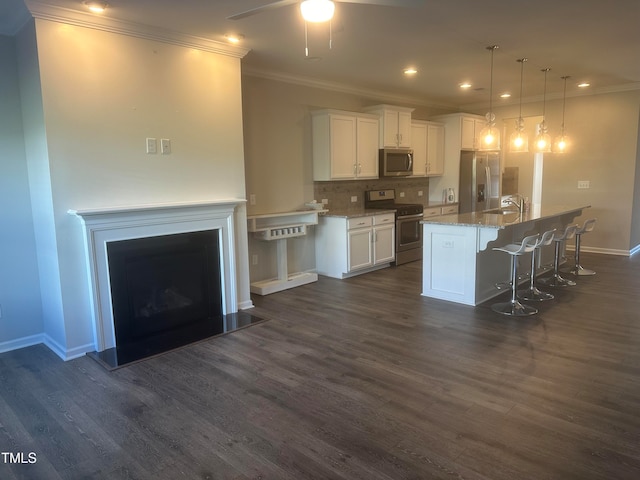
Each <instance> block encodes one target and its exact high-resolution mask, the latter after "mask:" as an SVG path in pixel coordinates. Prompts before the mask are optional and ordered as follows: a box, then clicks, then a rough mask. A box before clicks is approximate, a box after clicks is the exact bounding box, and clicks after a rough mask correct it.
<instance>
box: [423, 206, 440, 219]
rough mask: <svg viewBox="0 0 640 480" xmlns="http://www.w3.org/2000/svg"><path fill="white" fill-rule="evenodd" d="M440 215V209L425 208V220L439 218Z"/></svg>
mask: <svg viewBox="0 0 640 480" xmlns="http://www.w3.org/2000/svg"><path fill="white" fill-rule="evenodd" d="M438 215H441V211H440V207H436V208H425V209H424V211H423V217H424V218H428V217H437V216H438Z"/></svg>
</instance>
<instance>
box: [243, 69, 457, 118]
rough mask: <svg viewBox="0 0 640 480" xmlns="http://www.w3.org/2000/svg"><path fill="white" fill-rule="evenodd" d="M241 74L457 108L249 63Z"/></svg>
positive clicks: (408, 102)
mask: <svg viewBox="0 0 640 480" xmlns="http://www.w3.org/2000/svg"><path fill="white" fill-rule="evenodd" d="M242 74H243V75H248V76H251V77H258V78H264V79H267V80H275V81H278V82H285V83H291V84H294V85H302V86H305V87H312V88H320V89H323V90H329V91H332V92H339V93H347V94H350V95H357V96H359V97H373V98H375V99H376V100H377V101H380V102H383V103H385V102H387V103H405V104H411V105H419V106H421V107H431V108H438V109H443V110H457V107H456V106H455V105H448V104H438V103H434V102H432V101H429V100H425V99H421V98H419V97H417V96H409V95H400V94H394V93H389V92H385V91H382V90H375V89H367V88H362V87H356V86H353V85H347V84H344V83H339V82H330V81H327V80H320V79H317V78H310V77H305V76H301V75H292V74H289V73H283V72H276V71H273V70H268V69H262V68H258V67H254V66H251V65H246V64H243V66H242Z"/></svg>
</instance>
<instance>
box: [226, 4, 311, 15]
mask: <svg viewBox="0 0 640 480" xmlns="http://www.w3.org/2000/svg"><path fill="white" fill-rule="evenodd" d="M294 3H299V1H298V0H279V1H277V2H272V3H267V4H266V5H262V6H260V7H256V8H252V9H251V10H247V11H246V12H240V13H236V14H235V15H231V16H230V17H227V20H240V19H241V18H245V17H250V16H251V15H255V14H256V13H261V12H264V11H267V10H273V9H274V8H280V7H286V6H287V5H293V4H294Z"/></svg>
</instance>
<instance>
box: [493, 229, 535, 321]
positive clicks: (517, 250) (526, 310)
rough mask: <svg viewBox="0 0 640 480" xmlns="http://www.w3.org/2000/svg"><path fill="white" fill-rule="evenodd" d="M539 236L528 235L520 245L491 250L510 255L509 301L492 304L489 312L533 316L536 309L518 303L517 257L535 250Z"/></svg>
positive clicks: (511, 244)
mask: <svg viewBox="0 0 640 480" xmlns="http://www.w3.org/2000/svg"><path fill="white" fill-rule="evenodd" d="M538 237H539V234H537V233H536V234H535V235H529V236H528V237H525V238H523V239H522V243H510V244H508V245H505V246H504V247H494V248H493V250H496V251H499V252H504V253H508V254H509V255H511V300H509V301H508V302H500V303H494V304H493V305H491V310H493V311H494V312H497V313H501V314H503V315H513V316H515V317H523V316H527V315H535V314H536V313H538V309H537V308H533V307H531V306H529V305H524V304H522V303H520V302H519V301H518V298H517V296H518V257H519V256H521V255H524V254H525V253H530V252H533V251H534V250H535V246H536V243H537V239H538Z"/></svg>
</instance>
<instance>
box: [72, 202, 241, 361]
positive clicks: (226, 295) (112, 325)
mask: <svg viewBox="0 0 640 480" xmlns="http://www.w3.org/2000/svg"><path fill="white" fill-rule="evenodd" d="M242 202H244V200H220V201H211V202H198V203H179V204H160V205H137V206H126V207H111V208H91V209H82V210H70V211H69V213H70V214H72V215H76V216H78V217H80V218H81V219H82V222H83V225H84V237H85V258H86V266H87V279H88V282H89V287H90V292H91V305H92V309H93V327H94V343H95V350H96V351H97V352H103V351H107V350H111V349H115V348H117V347H122V346H123V345H120V342H121V341H122V342H129V341H135V340H136V339H137V338H138V337H139V336H140V335H145V334H151V336H152V337H162V336H165V337H169V336H172V337H177V336H180V334H178V333H176V330H175V328H174V327H176V324H175V318H173V319H172V317H173V315H172V314H173V313H176V310H178V308H180V309H181V311H182V313H183V314H184V315H181V317H184V318H187V319H188V320H187V321H188V322H192V323H191V326H192V327H193V328H191V330H192V331H193V330H196V329H197V328H199V327H198V325H202V322H198V321H196V320H195V318H196V317H198V316H199V314H195V313H194V312H195V311H196V310H199V309H200V310H201V311H205V312H206V316H207V317H208V316H212V317H215V316H216V315H217V314H218V313H220V314H221V315H222V317H223V324H224V325H223V329H225V328H226V325H227V324H230V325H233V326H235V325H238V324H239V323H240V324H241V323H243V320H242V318H241V317H242V315H240V316H239V314H238V298H237V296H238V294H237V278H236V276H237V266H236V250H235V246H236V239H235V230H236V225H235V223H234V220H235V211H236V208H237V206H238V205H239V204H240V203H242ZM203 232H204V233H203ZM207 232H208V233H207ZM191 233H195V237H190V234H191ZM183 234H184V235H187V236H185V237H183V236H182V235H183ZM213 237H216V238H217V247H216V246H215V245H214V243H215V242H216V240H213ZM185 238H196V240H188V241H185V240H184V239H185ZM203 239H204V240H203ZM130 242H131V243H130ZM165 243H168V244H169V246H171V248H174V247H176V246H178V250H179V252H180V253H179V256H181V258H182V259H183V260H185V262H186V263H190V264H191V266H184V269H182V267H176V265H173V266H171V265H170V263H171V262H169V261H167V257H166V253H163V250H164V249H165V248H166V245H163V244H165ZM203 243H204V244H206V246H203V245H202V244H203ZM186 244H189V246H188V248H187V247H185V248H182V247H180V245H183V246H184V245H186ZM196 245H199V246H196ZM139 246H142V250H146V253H144V254H142V255H137V254H136V255H133V254H131V252H130V247H135V248H138V247H139ZM123 252H124V256H125V257H128V258H129V260H130V261H131V262H133V263H131V264H130V265H129V266H123V265H120V267H122V268H124V271H125V273H124V274H122V275H124V276H125V277H127V275H128V276H129V277H130V278H128V280H127V279H126V278H125V280H122V277H121V276H120V274H119V275H116V277H117V278H115V285H112V282H113V280H112V278H111V276H110V275H111V265H110V262H111V261H112V260H114V257H119V256H121V255H120V254H122V253H123ZM156 254H157V255H156ZM163 256H164V257H165V259H164V260H162V257H163ZM203 256H204V257H206V258H209V259H210V260H211V261H209V260H207V263H208V268H213V269H216V268H217V269H218V274H217V275H215V274H214V273H213V272H212V271H209V272H206V273H203V272H201V271H197V272H196V271H195V270H197V269H198V267H196V266H195V263H199V262H200V260H197V261H194V260H193V258H194V257H199V258H200V259H202V258H203ZM156 257H158V258H156ZM214 257H215V258H214ZM151 259H156V260H159V264H158V265H157V266H156V267H153V268H157V269H158V272H160V273H157V274H155V273H154V274H150V273H146V274H144V273H141V272H142V270H141V269H140V268H139V267H141V266H144V267H145V268H147V267H149V265H148V263H149V262H151ZM129 260H127V261H129ZM127 261H124V263H125V264H126V263H127ZM118 262H120V263H122V262H123V260H121V259H120V260H116V263H118ZM180 263H182V262H180ZM116 268H119V267H116ZM172 269H173V270H174V272H173V274H176V275H177V276H178V277H182V279H183V280H185V277H193V276H194V275H195V276H196V277H198V278H199V280H197V281H195V280H188V281H187V282H186V284H187V285H186V287H184V286H183V287H179V288H178V287H174V286H173V282H171V281H169V280H168V278H169V277H170V276H172V275H173V274H169V273H168V271H171V270H172ZM214 276H217V279H218V280H217V282H219V294H218V293H216V294H215V296H216V300H211V299H209V300H207V301H206V302H201V300H202V298H201V297H203V296H204V294H202V291H203V288H205V287H203V282H204V283H209V284H212V285H214V288H215V289H216V290H217V289H218V287H217V286H216V285H215V283H216V280H213V277H214ZM145 277H155V278H156V280H158V279H160V280H159V285H155V286H154V287H153V288H155V290H156V293H155V299H154V298H153V297H154V295H153V293H152V294H150V297H148V298H146V299H145V300H144V301H142V300H134V303H135V304H138V303H139V304H141V305H137V313H134V314H133V315H134V317H135V316H137V317H139V319H140V320H145V319H146V317H145V315H149V317H153V318H154V321H153V322H142V321H141V322H140V325H139V326H136V327H133V328H131V327H118V330H120V331H121V330H122V328H124V330H125V334H124V335H125V337H124V339H123V340H121V339H119V338H117V335H116V320H115V317H118V316H120V314H121V313H120V312H121V309H123V310H126V309H127V308H130V306H129V307H126V308H125V307H124V306H123V304H122V303H121V302H120V301H119V300H116V302H115V303H114V296H116V297H117V296H118V294H119V293H120V290H121V289H122V288H124V287H123V286H122V285H123V283H122V281H123V282H124V284H125V285H126V283H127V281H128V282H129V283H131V284H135V285H137V284H138V283H139V282H141V281H142V280H144V279H145ZM183 288H186V290H187V293H185V291H184V290H183ZM206 288H207V289H208V288H209V287H206ZM135 295H137V293H136V294H134V296H135ZM218 295H219V296H218ZM163 296H164V298H161V297H163ZM169 297H171V298H169ZM127 301H130V300H126V301H125V304H126V302H127ZM211 302H213V303H211ZM142 304H148V305H146V309H145V305H142ZM187 304H190V305H187ZM195 304H199V306H198V307H195ZM131 308H132V309H133V311H134V312H135V311H136V308H133V307H131ZM243 308H250V305H246V306H245V305H243ZM214 311H215V313H214ZM124 315H125V317H126V315H129V316H130V315H131V312H129V313H128V314H124ZM118 324H119V322H118ZM127 329H128V330H129V331H128V332H127V331H126V330H127ZM163 332H164V333H163Z"/></svg>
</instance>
